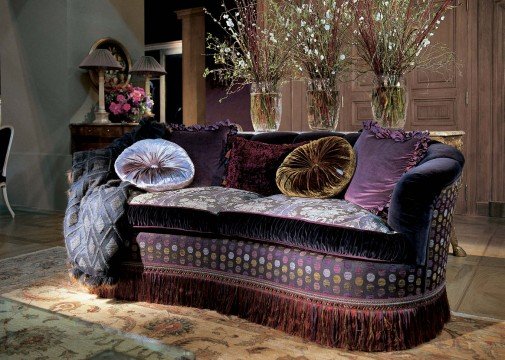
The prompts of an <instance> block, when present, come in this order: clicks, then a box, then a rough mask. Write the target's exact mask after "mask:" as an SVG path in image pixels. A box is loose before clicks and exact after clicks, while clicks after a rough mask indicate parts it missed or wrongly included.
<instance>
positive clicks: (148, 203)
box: [100, 132, 464, 351]
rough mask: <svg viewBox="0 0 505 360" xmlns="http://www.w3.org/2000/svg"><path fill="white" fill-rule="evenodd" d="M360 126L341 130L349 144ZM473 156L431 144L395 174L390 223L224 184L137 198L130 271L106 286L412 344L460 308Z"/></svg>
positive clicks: (336, 334)
mask: <svg viewBox="0 0 505 360" xmlns="http://www.w3.org/2000/svg"><path fill="white" fill-rule="evenodd" d="M329 135H333V136H334V135H336V133H322V132H317V133H315V132H314V133H302V134H298V133H292V132H289V133H287V132H277V133H265V134H258V135H240V136H244V137H247V138H249V139H252V140H256V141H262V142H267V143H279V144H280V143H282V144H286V143H297V142H302V141H307V140H313V139H317V138H320V137H323V136H329ZM337 135H338V134H337ZM359 135H360V134H359V133H351V134H340V136H343V137H345V138H346V139H347V140H348V141H349V142H350V143H351V144H354V143H355V142H356V139H357V138H358V137H359ZM463 164H464V159H463V156H462V154H461V153H460V152H459V151H457V150H455V149H454V148H452V147H449V146H446V145H443V144H439V143H435V142H433V143H430V145H429V147H428V150H427V154H426V156H425V157H424V158H423V159H422V161H421V162H420V163H419V164H418V165H417V166H415V167H414V168H413V169H411V170H409V171H408V172H407V173H405V174H404V175H403V176H402V178H401V179H400V181H399V182H398V183H397V185H396V187H395V189H394V192H393V195H392V198H391V205H390V208H389V212H388V218H387V222H386V221H385V220H384V219H382V218H380V217H378V216H376V215H374V214H372V213H370V212H368V211H366V210H364V209H362V208H360V207H358V206H356V205H353V204H351V203H349V202H346V201H345V200H342V199H324V200H322V199H306V198H305V199H304V198H289V197H287V196H284V195H273V196H269V197H262V196H260V195H258V194H255V193H252V192H247V191H242V190H237V189H227V188H224V187H192V188H186V189H182V190H176V191H172V192H167V193H149V194H141V195H138V196H135V197H132V198H131V199H130V200H129V209H128V219H129V223H130V225H132V226H133V228H134V230H135V233H134V235H133V238H132V241H131V244H130V249H129V251H127V253H126V254H124V255H123V262H122V265H121V276H120V280H119V283H118V284H117V286H116V287H114V288H101V289H100V295H101V296H104V297H115V298H118V299H123V300H130V301H147V302H156V303H163V304H177V305H185V306H193V307H199V308H207V309H213V310H217V311H218V312H221V313H223V314H233V315H237V316H239V317H242V318H245V319H248V320H250V321H253V322H256V323H259V324H263V325H266V326H270V327H273V328H276V329H279V330H282V331H285V332H287V333H290V334H293V335H296V336H300V337H303V338H305V339H308V340H311V341H315V342H317V343H320V344H322V345H327V346H332V347H340V348H346V349H352V350H363V351H390V350H401V349H407V348H411V347H413V346H416V345H418V344H420V343H423V342H426V341H428V340H430V339H433V338H434V337H435V336H436V335H437V334H438V333H439V332H440V331H441V330H442V328H443V326H444V324H445V323H446V322H447V321H448V320H449V317H450V311H449V304H448V301H447V295H446V290H445V272H446V264H447V256H448V248H449V242H450V241H449V237H450V229H451V222H452V214H453V210H454V206H455V202H456V196H457V188H458V183H459V179H460V175H461V171H462V168H463ZM335 209H338V211H336V212H335Z"/></svg>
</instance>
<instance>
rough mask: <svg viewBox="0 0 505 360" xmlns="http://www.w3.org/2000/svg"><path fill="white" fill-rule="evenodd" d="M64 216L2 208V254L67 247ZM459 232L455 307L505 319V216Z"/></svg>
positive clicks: (468, 221)
mask: <svg viewBox="0 0 505 360" xmlns="http://www.w3.org/2000/svg"><path fill="white" fill-rule="evenodd" d="M62 221H63V216H62V215H44V214H35V213H29V212H19V211H18V212H17V213H16V218H15V220H12V219H11V217H10V215H9V214H8V213H6V212H2V213H0V259H2V258H7V257H11V256H16V255H20V254H24V253H28V252H33V251H36V250H41V249H45V248H50V247H53V246H63V233H62ZM455 221H456V233H457V235H458V238H459V242H460V245H461V246H462V247H463V249H465V250H466V252H467V254H468V256H467V257H464V258H456V257H454V256H450V258H449V265H448V269H447V283H448V293H449V302H450V304H451V309H452V310H453V311H456V312H462V313H467V314H472V315H478V316H485V317H492V318H497V319H502V320H505V219H499V218H483V217H468V216H457V217H456V219H455Z"/></svg>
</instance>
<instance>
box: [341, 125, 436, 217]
mask: <svg viewBox="0 0 505 360" xmlns="http://www.w3.org/2000/svg"><path fill="white" fill-rule="evenodd" d="M363 126H364V130H363V133H362V134H361V135H360V137H359V139H358V141H356V144H355V145H354V150H355V152H356V159H357V162H356V171H355V172H354V176H353V178H352V180H351V183H350V184H349V187H348V188H347V191H346V193H345V197H344V198H345V200H347V201H350V202H352V203H354V204H357V205H359V206H361V207H363V208H365V209H367V210H370V211H372V212H374V213H378V212H380V211H383V210H384V209H385V208H387V207H388V206H389V202H390V200H391V194H392V193H393V189H394V187H395V185H396V183H397V182H398V180H400V178H401V176H402V175H403V174H404V173H405V172H406V171H408V170H409V169H411V168H412V167H414V166H416V164H417V163H418V162H419V161H420V160H421V159H422V157H423V156H424V155H425V153H426V150H427V149H428V141H429V140H430V138H429V133H428V132H427V131H423V132H421V131H411V132H405V131H403V130H393V129H385V128H382V127H380V126H379V125H378V124H377V123H376V122H372V121H366V122H364V123H363Z"/></svg>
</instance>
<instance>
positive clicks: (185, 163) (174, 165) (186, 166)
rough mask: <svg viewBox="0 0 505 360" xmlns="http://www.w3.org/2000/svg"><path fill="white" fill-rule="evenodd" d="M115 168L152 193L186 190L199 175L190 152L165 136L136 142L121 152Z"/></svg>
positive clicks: (123, 178)
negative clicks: (164, 138) (165, 138)
mask: <svg viewBox="0 0 505 360" xmlns="http://www.w3.org/2000/svg"><path fill="white" fill-rule="evenodd" d="M114 168H115V170H116V173H117V175H118V176H119V178H120V179H121V180H123V181H128V182H130V183H132V184H133V185H135V186H136V187H138V188H140V189H143V190H146V191H149V192H156V191H167V190H176V189H182V188H184V187H186V186H188V185H189V184H191V182H192V181H193V177H194V176H195V167H194V165H193V162H192V161H191V159H190V158H189V156H188V154H187V153H186V151H185V150H184V149H183V148H182V147H180V146H179V145H177V144H174V143H173V142H170V141H167V140H163V139H155V140H150V139H149V140H141V141H138V142H136V143H135V144H133V145H132V146H130V147H128V148H126V149H125V150H124V151H123V152H122V153H121V155H119V157H118V158H117V159H116V162H115V163H114Z"/></svg>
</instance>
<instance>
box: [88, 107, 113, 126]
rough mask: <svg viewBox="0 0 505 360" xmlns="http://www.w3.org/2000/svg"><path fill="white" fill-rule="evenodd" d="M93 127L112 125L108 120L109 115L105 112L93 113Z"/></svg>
mask: <svg viewBox="0 0 505 360" xmlns="http://www.w3.org/2000/svg"><path fill="white" fill-rule="evenodd" d="M93 124H95V125H107V124H112V123H111V122H110V120H109V113H108V112H107V111H105V110H97V111H95V120H93Z"/></svg>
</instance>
